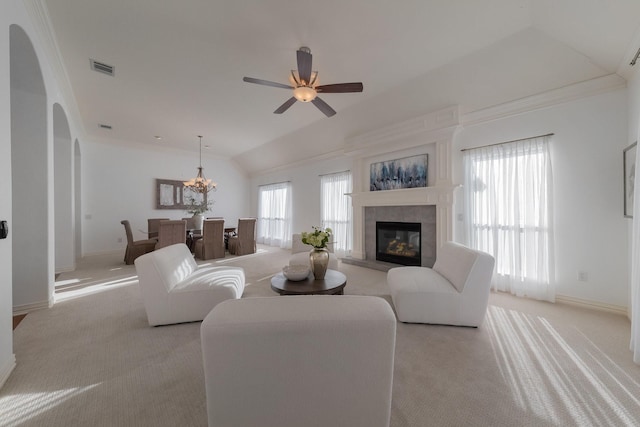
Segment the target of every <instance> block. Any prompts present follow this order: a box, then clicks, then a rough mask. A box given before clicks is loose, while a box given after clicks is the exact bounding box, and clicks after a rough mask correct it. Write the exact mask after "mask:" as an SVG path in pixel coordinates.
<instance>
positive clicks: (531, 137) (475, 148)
mask: <svg viewBox="0 0 640 427" xmlns="http://www.w3.org/2000/svg"><path fill="white" fill-rule="evenodd" d="M553 135H555V134H553V133H547V134H545V135H536V136H530V137H529V138H520V139H513V140H511V141H504V142H496V143H495V144H487V145H481V146H479V147H471V148H463V149H462V150H460V151H469V150H477V149H479V148H486V147H493V146H494V145H504V144H509V143H511V142H518V141H526V140H527V139H533V138H542V137H544V136H553Z"/></svg>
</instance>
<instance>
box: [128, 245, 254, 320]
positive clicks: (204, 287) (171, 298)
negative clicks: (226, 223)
mask: <svg viewBox="0 0 640 427" xmlns="http://www.w3.org/2000/svg"><path fill="white" fill-rule="evenodd" d="M135 264H136V272H137V273H138V281H139V283H140V290H141V292H142V300H143V302H144V308H145V311H146V312H147V319H148V320H149V325H151V326H156V325H168V324H172V323H182V322H194V321H197V320H202V319H204V317H205V316H206V315H207V314H209V312H210V311H211V309H212V308H213V307H214V306H215V305H216V304H218V303H220V302H222V301H224V300H227V299H234V298H240V297H241V296H242V292H243V291H244V284H245V277H244V270H243V269H242V268H240V267H204V268H198V264H196V262H195V261H194V259H193V255H192V254H191V252H190V251H189V248H188V247H187V245H185V244H183V243H179V244H176V245H171V246H166V247H164V248H162V249H158V250H157V251H154V252H150V253H148V254H145V255H142V256H140V257H138V258H136V260H135Z"/></svg>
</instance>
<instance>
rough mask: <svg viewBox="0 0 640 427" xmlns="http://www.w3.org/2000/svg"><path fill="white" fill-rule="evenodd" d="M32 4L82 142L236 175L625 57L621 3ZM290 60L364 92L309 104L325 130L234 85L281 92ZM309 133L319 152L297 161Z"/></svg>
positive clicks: (626, 16)
mask: <svg viewBox="0 0 640 427" xmlns="http://www.w3.org/2000/svg"><path fill="white" fill-rule="evenodd" d="M32 1H36V2H39V3H40V6H41V7H42V9H43V10H44V12H45V15H46V16H48V19H49V24H50V28H51V29H52V30H51V31H52V34H53V35H54V38H55V41H56V44H57V49H58V51H57V54H58V55H59V57H60V58H61V60H62V63H63V65H64V72H65V73H66V76H65V79H68V82H69V87H70V93H72V96H73V97H74V98H75V101H76V103H77V105H78V110H79V114H80V120H81V123H82V126H83V127H84V132H85V133H86V134H87V136H88V137H90V138H92V139H96V140H105V141H119V142H120V143H122V142H124V143H140V144H148V145H149V149H155V148H157V147H158V146H159V145H164V146H171V147H176V148H182V149H187V150H197V146H198V145H197V137H196V135H203V136H204V138H203V144H206V145H207V146H208V150H207V152H208V153H209V155H216V156H221V157H227V158H232V159H234V160H235V161H236V162H238V164H240V165H241V166H242V167H244V168H245V169H246V170H247V171H248V172H255V171H259V170H262V169H265V168H266V167H272V166H277V165H278V163H283V162H285V163H286V162H288V161H294V160H295V159H296V158H301V157H303V156H308V155H318V154H322V151H323V150H324V151H325V152H329V151H332V150H336V149H339V148H340V141H343V140H344V138H345V137H347V136H350V135H353V134H357V133H359V132H365V131H367V130H371V129H373V128H375V127H377V126H380V125H384V124H389V123H393V122H395V121H398V120H406V119H409V118H411V117H415V116H417V115H421V114H425V113H427V112H430V111H433V110H435V109H438V108H442V107H445V106H449V105H460V108H461V110H462V111H463V112H472V111H476V110H478V109H482V108H486V107H489V106H492V105H498V104H501V103H504V102H508V101H511V100H515V99H520V98H523V97H526V96H530V95H534V94H537V93H541V92H545V91H548V90H552V89H557V88H561V87H564V86H567V85H570V84H573V83H576V82H582V81H585V80H589V79H593V78H596V77H601V76H605V75H608V74H612V73H616V72H618V73H620V69H621V67H622V66H623V65H626V64H627V63H628V62H629V60H630V59H631V57H632V56H633V53H635V50H636V49H637V48H638V47H640V46H634V45H633V44H634V38H635V37H637V31H638V28H639V27H640V18H639V17H640V2H639V1H637V0H606V1H605V0H562V1H558V0H398V1H394V2H391V1H388V0H323V1H315V2H312V1H308V0H237V1H228V0H181V1H158V0H135V1H130V0H109V1H104V0H32ZM301 46H308V47H309V48H310V49H311V52H312V54H313V69H314V70H317V71H318V72H319V76H320V81H321V84H328V83H341V82H357V81H360V82H362V83H363V84H364V92H362V93H348V94H325V95H322V98H323V99H324V101H326V102H327V103H328V104H330V105H331V106H332V107H333V108H334V109H335V110H336V111H337V115H336V116H334V117H331V118H327V117H325V116H324V114H322V113H321V112H320V111H319V110H318V109H317V108H315V107H314V106H313V105H311V104H302V103H299V102H298V103H296V104H294V105H293V106H292V107H291V108H290V109H289V110H288V111H286V112H285V113H284V114H282V115H276V114H273V111H274V110H275V109H276V108H277V107H278V106H280V105H281V104H282V103H283V102H284V101H285V100H287V99H288V98H289V97H291V93H290V92H289V90H285V89H281V88H275V87H267V86H259V85H254V84H249V83H245V82H243V81H242V77H244V76H249V77H256V78H260V79H265V80H271V81H275V82H280V83H288V80H287V78H288V75H289V73H290V71H291V70H293V69H296V68H297V67H296V50H297V49H298V48H299V47H301ZM90 59H95V60H97V61H100V62H103V63H106V64H109V65H112V66H114V67H115V74H114V76H113V77H111V76H107V75H104V74H101V73H98V72H95V71H93V70H91V69H90V66H89V62H90ZM99 124H108V125H110V126H112V129H111V130H105V129H102V128H100V127H99ZM309 132H314V133H318V132H326V136H327V138H326V139H327V141H330V143H328V144H327V145H326V146H325V147H320V148H318V147H315V146H317V145H318V144H317V143H314V144H313V145H314V147H315V148H310V147H307V146H305V143H306V141H305V135H307V134H309ZM155 136H161V137H162V139H161V140H157V139H156V138H155ZM294 147H295V149H292V148H294ZM318 150H319V151H318Z"/></svg>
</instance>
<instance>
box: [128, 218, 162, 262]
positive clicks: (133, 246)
mask: <svg viewBox="0 0 640 427" xmlns="http://www.w3.org/2000/svg"><path fill="white" fill-rule="evenodd" d="M120 224H122V225H124V231H125V233H126V234H127V249H125V251H124V262H125V264H127V265H131V264H133V261H134V260H135V259H136V258H138V257H139V256H140V255H144V254H146V253H148V252H153V250H154V249H155V247H156V243H157V241H156V239H146V240H135V241H134V240H133V233H132V232H131V224H130V223H129V221H128V220H126V219H125V220H122V221H120Z"/></svg>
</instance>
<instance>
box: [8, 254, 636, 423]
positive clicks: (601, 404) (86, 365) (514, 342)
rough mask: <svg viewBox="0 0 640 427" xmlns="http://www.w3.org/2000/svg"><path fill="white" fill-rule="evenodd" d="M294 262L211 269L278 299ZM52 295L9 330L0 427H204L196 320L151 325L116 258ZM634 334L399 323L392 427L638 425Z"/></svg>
mask: <svg viewBox="0 0 640 427" xmlns="http://www.w3.org/2000/svg"><path fill="white" fill-rule="evenodd" d="M288 258H289V252H288V251H285V250H281V249H276V248H269V247H265V246H259V251H258V253H256V254H253V255H247V256H242V257H230V256H228V257H227V258H225V259H223V260H219V261H213V262H211V264H216V265H234V266H241V267H244V268H245V272H246V276H247V286H246V289H245V293H244V297H246V298H249V297H255V296H276V293H275V292H273V291H272V290H271V289H270V278H271V276H272V275H273V274H275V273H277V272H278V271H279V270H280V269H281V268H282V267H283V266H284V265H285V264H286V263H287V260H288ZM205 263H207V262H205ZM205 263H203V262H200V264H205ZM340 270H341V271H342V272H344V273H345V274H346V275H347V278H348V281H347V286H346V288H345V293H346V294H357V295H376V296H380V297H382V298H384V299H386V300H387V301H389V302H391V298H390V296H389V291H388V288H387V285H386V273H384V272H381V271H377V270H371V269H367V268H363V267H358V266H354V265H347V264H342V263H341V265H340ZM56 283H57V291H56V300H57V302H56V304H55V305H54V307H53V308H51V309H48V310H41V311H35V312H32V313H30V314H29V315H28V316H27V317H26V318H25V319H24V320H23V321H22V322H21V323H20V325H19V326H18V327H17V329H16V330H15V331H14V352H15V354H16V358H17V367H16V369H15V370H14V372H13V373H12V375H11V377H10V378H9V380H8V381H7V383H6V384H5V386H4V387H3V388H2V390H0V425H2V426H205V425H206V424H207V414H206V406H205V390H204V379H203V368H202V355H201V348H200V336H199V332H200V323H199V322H196V323H188V324H181V325H172V326H162V327H156V328H153V327H149V325H148V324H147V321H146V315H145V312H144V307H143V305H142V301H141V299H140V293H139V289H138V285H137V278H136V276H135V268H134V267H133V266H126V265H124V264H123V263H122V255H121V254H114V255H104V256H95V257H87V258H85V259H83V260H82V261H81V262H80V263H79V265H78V269H77V270H76V271H75V272H72V273H65V274H62V275H61V276H60V277H59V278H58V280H57V282H56ZM278 298H285V297H278ZM287 298H289V297H287ZM629 334H630V324H629V321H628V319H626V318H625V317H623V316H619V315H615V314H611V313H605V312H599V311H593V310H587V309H583V308H579V307H572V306H568V305H561V304H549V303H542V302H537V301H531V300H527V299H521V298H515V297H513V296H511V295H505V294H497V293H492V295H491V297H490V306H489V310H488V313H487V318H486V320H485V322H484V324H483V325H482V326H481V327H480V328H478V329H473V328H458V327H448V326H432V325H417V324H403V323H398V328H397V342H396V354H395V357H396V359H395V370H394V385H393V401H392V415H391V425H392V426H394V427H404V426H463V425H464V426H467V425H472V426H514V425H518V426H572V425H573V426H606V425H611V426H625V425H628V426H637V425H640V367H638V366H636V365H634V364H633V363H632V361H631V353H630V352H629V350H628V343H629ZM354 399H357V396H354ZM247 410H248V411H250V410H251V408H247Z"/></svg>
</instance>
